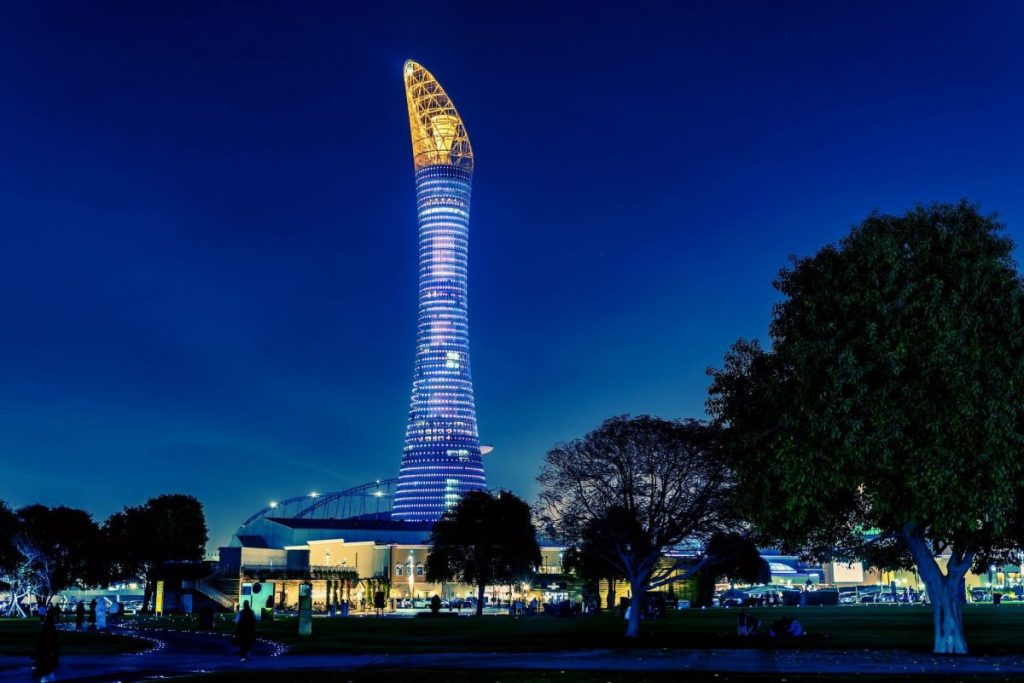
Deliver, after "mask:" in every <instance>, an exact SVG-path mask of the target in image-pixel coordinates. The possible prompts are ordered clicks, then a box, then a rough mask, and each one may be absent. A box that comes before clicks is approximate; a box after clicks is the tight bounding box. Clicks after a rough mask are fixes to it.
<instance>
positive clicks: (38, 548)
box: [14, 504, 107, 602]
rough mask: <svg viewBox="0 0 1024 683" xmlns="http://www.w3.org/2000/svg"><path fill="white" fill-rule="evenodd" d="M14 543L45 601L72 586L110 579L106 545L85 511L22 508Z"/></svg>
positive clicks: (24, 567)
mask: <svg viewBox="0 0 1024 683" xmlns="http://www.w3.org/2000/svg"><path fill="white" fill-rule="evenodd" d="M17 516H18V526H17V530H16V533H15V536H14V544H15V547H16V548H17V550H18V552H19V554H20V555H21V562H22V565H23V566H22V571H23V574H24V575H25V576H33V577H35V579H34V583H35V588H34V591H35V592H37V594H38V595H39V596H40V597H41V598H42V599H43V600H44V602H45V601H48V600H49V599H50V596H51V595H53V594H55V593H58V592H60V591H62V590H64V589H65V588H70V587H72V586H94V585H97V584H100V583H103V582H104V581H105V580H106V579H107V570H106V552H105V551H106V546H105V543H104V537H103V534H102V533H101V532H100V527H99V526H98V525H97V524H96V522H94V521H93V519H92V517H91V516H90V515H89V513H88V512H86V511H85V510H78V509H75V508H69V507H65V506H63V505H61V506H58V507H52V508H51V507H47V506H45V505H38V504H37V505H26V506H25V507H23V508H19V510H18V513H17Z"/></svg>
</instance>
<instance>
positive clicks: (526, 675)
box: [175, 669, 1020, 683]
mask: <svg viewBox="0 0 1024 683" xmlns="http://www.w3.org/2000/svg"><path fill="white" fill-rule="evenodd" d="M282 680H287V681H288V682H289V683H380V682H381V681H387V682H388V683H488V682H489V683H767V682H769V681H772V682H775V683H783V682H784V683H811V682H812V681H817V682H819V683H820V681H824V680H827V681H829V683H855V682H856V683H889V682H890V681H896V682H900V681H903V682H910V681H913V682H914V683H921V681H923V680H927V681H928V683H960V682H963V683H975V682H978V683H980V682H982V681H984V682H986V683H997V682H1002V681H1006V682H1009V681H1019V680H1020V679H1019V678H1018V677H1016V676H1002V675H996V676H972V675H966V676H964V675H951V676H938V677H933V676H930V677H927V678H925V677H923V676H921V675H916V676H915V675H905V676H900V675H888V674H887V675H884V676H860V675H851V676H833V675H828V676H821V675H814V674H806V675H804V674H797V675H793V674H774V673H761V674H728V673H725V674H715V673H704V672H693V671H687V672H678V671H666V672H647V673H645V672H636V671H611V672H601V671H441V670H430V669H417V670H408V669H403V670H395V671H392V670H386V669H373V670H367V671H289V672H288V673H287V678H283V677H282V674H281V672H280V671H263V672H261V671H246V672H238V673H215V674H207V675H202V676H189V677H186V678H175V681H181V682H182V683H185V682H188V683H281V681H282Z"/></svg>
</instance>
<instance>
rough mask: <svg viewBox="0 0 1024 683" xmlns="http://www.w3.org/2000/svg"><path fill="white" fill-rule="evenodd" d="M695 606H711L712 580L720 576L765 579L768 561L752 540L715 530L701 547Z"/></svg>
mask: <svg viewBox="0 0 1024 683" xmlns="http://www.w3.org/2000/svg"><path fill="white" fill-rule="evenodd" d="M696 577H697V606H698V607H711V600H712V598H713V597H714V593H715V583H716V582H717V581H718V579H720V578H722V577H728V578H729V579H731V580H733V581H743V582H744V583H769V582H770V581H771V578H772V575H771V570H770V569H769V567H768V562H767V561H766V560H765V559H764V558H762V557H761V553H760V552H759V551H758V549H757V545H756V544H755V543H754V541H753V540H752V539H751V538H750V537H749V536H746V535H744V534H740V533H736V532H729V533H716V534H715V535H714V536H712V537H711V540H710V541H708V544H707V547H706V548H705V549H704V560H703V561H702V562H701V563H700V568H699V569H698V570H697V572H696Z"/></svg>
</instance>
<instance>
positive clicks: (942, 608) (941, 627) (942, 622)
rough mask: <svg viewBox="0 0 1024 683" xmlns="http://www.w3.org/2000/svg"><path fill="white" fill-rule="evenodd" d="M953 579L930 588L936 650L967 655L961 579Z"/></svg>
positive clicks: (929, 585)
mask: <svg viewBox="0 0 1024 683" xmlns="http://www.w3.org/2000/svg"><path fill="white" fill-rule="evenodd" d="M951 578H952V577H947V578H946V580H944V581H941V582H939V585H937V586H935V587H933V586H932V585H931V584H927V583H926V585H927V586H928V599H929V600H931V603H932V622H933V623H934V625H935V649H934V652H936V653H939V654H950V655H965V654H967V639H966V638H965V637H964V625H963V615H962V614H961V611H960V599H961V596H960V590H961V589H960V579H959V578H956V579H955V580H953V581H951V580H950V579H951Z"/></svg>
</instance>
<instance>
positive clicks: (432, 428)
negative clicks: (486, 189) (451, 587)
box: [391, 60, 487, 522]
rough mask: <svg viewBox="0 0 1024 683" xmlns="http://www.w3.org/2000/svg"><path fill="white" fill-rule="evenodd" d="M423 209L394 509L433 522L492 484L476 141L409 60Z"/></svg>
mask: <svg viewBox="0 0 1024 683" xmlns="http://www.w3.org/2000/svg"><path fill="white" fill-rule="evenodd" d="M404 76H405V99H406V103H407V105H408V107H409V130H410V133H411V134H412V153H413V165H414V167H415V169H416V206H417V213H418V217H419V237H420V283H419V328H418V333H417V347H416V368H415V373H414V375H413V382H412V405H411V407H410V409H409V424H408V427H407V428H406V432H405V450H404V452H403V454H402V467H401V470H400V472H399V475H398V486H397V487H396V490H395V501H394V504H393V505H392V509H391V516H392V518H393V519H401V520H406V521H416V522H433V521H436V520H437V519H439V518H440V517H441V515H442V514H443V513H444V511H445V510H446V509H447V508H449V507H451V506H452V505H454V504H455V503H456V502H458V500H459V498H460V497H461V496H462V494H463V493H465V492H467V491H472V490H476V489H485V488H486V487H487V482H486V480H485V478H484V468H483V460H482V458H481V456H480V438H479V436H478V434H477V426H476V406H475V403H474V400H473V381H472V376H471V374H470V369H469V314H468V307H467V304H466V298H467V296H466V295H467V285H466V271H467V267H468V261H469V198H470V191H471V188H472V179H473V148H472V146H471V145H470V143H469V135H468V134H467V133H466V127H465V125H463V123H462V117H460V116H459V113H458V111H456V110H455V105H454V104H453V103H452V101H451V98H449V97H448V94H447V93H445V91H444V89H443V88H442V87H441V84H440V83H438V82H437V79H435V78H434V76H433V75H432V74H431V73H430V72H429V71H427V70H426V69H424V68H423V66H421V65H420V64H417V63H416V62H414V61H411V60H410V61H407V62H406V63H405V67H404Z"/></svg>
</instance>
